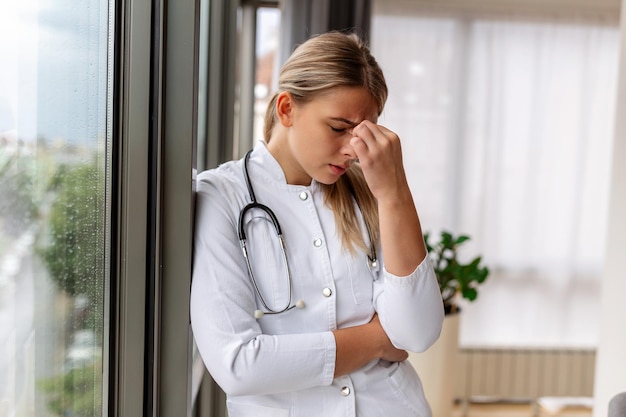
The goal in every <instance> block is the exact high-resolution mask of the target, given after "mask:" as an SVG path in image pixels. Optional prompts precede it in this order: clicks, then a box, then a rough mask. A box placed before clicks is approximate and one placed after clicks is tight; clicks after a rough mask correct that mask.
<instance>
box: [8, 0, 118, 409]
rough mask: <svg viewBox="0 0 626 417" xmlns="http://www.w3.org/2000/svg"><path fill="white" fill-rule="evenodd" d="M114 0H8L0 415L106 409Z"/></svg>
mask: <svg viewBox="0 0 626 417" xmlns="http://www.w3.org/2000/svg"><path fill="white" fill-rule="evenodd" d="M110 10H112V1H107V0H83V1H80V2H76V1H70V0H21V1H15V2H13V1H4V2H2V3H0V56H1V57H2V65H0V196H1V197H0V415H2V416H14V415H15V416H101V415H102V414H103V412H102V409H103V401H102V398H103V394H102V392H103V385H105V384H103V380H102V378H103V366H102V359H103V356H104V355H103V354H104V353H105V352H104V346H105V340H104V337H103V334H104V330H105V314H104V306H105V304H106V303H105V300H106V294H105V288H106V285H107V279H108V278H107V277H108V262H109V251H108V247H109V244H108V240H109V212H110V207H111V205H110V199H109V195H110V181H109V175H110V168H109V162H110V144H111V130H110V128H109V127H108V126H109V125H110V108H111V106H110V103H111V100H110V97H111V91H110V86H111V75H110V74H111V71H110V69H109V68H110V66H111V56H112V55H111V44H112V40H111V39H110V37H109V34H110V16H109V14H110Z"/></svg>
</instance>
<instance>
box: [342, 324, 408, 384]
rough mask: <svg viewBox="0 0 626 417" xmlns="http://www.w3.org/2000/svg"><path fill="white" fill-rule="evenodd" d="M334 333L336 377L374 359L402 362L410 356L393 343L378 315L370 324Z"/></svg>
mask: <svg viewBox="0 0 626 417" xmlns="http://www.w3.org/2000/svg"><path fill="white" fill-rule="evenodd" d="M333 334H334V336H335V344H336V351H337V354H336V359H335V378H336V377H339V376H342V375H345V374H349V373H350V372H353V371H356V370H357V369H359V368H361V367H363V366H364V365H365V364H367V363H368V362H370V361H372V360H373V359H384V360H387V361H390V362H400V361H403V360H405V359H406V358H407V357H408V356H409V355H408V353H407V352H406V351H405V350H401V349H397V348H395V347H394V346H393V345H392V344H391V341H390V340H389V338H388V337H387V334H386V333H385V331H384V330H383V328H382V326H381V325H380V320H379V319H378V315H375V316H374V318H373V319H372V321H371V322H369V323H368V324H364V325H361V326H355V327H348V328H344V329H339V330H335V331H334V332H333Z"/></svg>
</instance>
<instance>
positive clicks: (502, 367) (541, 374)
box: [455, 348, 596, 403]
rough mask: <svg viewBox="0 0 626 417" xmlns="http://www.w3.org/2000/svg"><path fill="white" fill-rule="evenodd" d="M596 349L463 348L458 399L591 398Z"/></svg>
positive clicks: (460, 356)
mask: <svg viewBox="0 0 626 417" xmlns="http://www.w3.org/2000/svg"><path fill="white" fill-rule="evenodd" d="M595 357H596V353H595V350H594V349H519V348H514V349H502V348H463V349H461V350H460V352H459V357H458V361H459V366H458V368H457V369H458V370H459V374H458V379H457V381H456V393H455V394H456V398H457V399H458V400H460V401H462V402H466V403H467V402H473V401H536V400H537V399H538V398H540V397H592V396H593V384H594V372H595Z"/></svg>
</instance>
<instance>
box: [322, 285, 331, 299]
mask: <svg viewBox="0 0 626 417" xmlns="http://www.w3.org/2000/svg"><path fill="white" fill-rule="evenodd" d="M322 294H324V297H330V296H331V295H333V290H331V289H330V288H328V287H326V288H324V289H323V290H322Z"/></svg>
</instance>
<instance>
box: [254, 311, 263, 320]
mask: <svg viewBox="0 0 626 417" xmlns="http://www.w3.org/2000/svg"><path fill="white" fill-rule="evenodd" d="M264 315H265V313H263V312H262V311H261V310H254V318H255V319H260V318H261V317H263V316H264Z"/></svg>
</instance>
